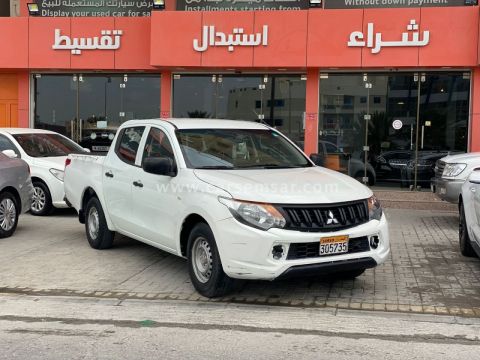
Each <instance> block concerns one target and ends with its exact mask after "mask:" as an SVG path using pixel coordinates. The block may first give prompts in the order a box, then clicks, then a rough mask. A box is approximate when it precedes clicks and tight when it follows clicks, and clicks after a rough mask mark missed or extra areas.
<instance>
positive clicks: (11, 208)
mask: <svg viewBox="0 0 480 360" xmlns="http://www.w3.org/2000/svg"><path fill="white" fill-rule="evenodd" d="M16 219H17V209H16V208H15V203H14V202H13V201H12V200H11V199H9V198H7V199H3V200H2V201H1V202H0V227H1V228H2V230H4V231H10V230H12V229H13V227H14V226H15V221H16Z"/></svg>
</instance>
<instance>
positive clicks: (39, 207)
mask: <svg viewBox="0 0 480 360" xmlns="http://www.w3.org/2000/svg"><path fill="white" fill-rule="evenodd" d="M52 210H53V205H52V195H50V190H49V189H48V186H47V185H45V184H44V183H43V182H41V181H34V182H33V199H32V205H31V207H30V212H31V214H32V215H36V216H44V215H48V214H50V213H51V212H52Z"/></svg>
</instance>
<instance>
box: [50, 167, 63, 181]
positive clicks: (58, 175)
mask: <svg viewBox="0 0 480 360" xmlns="http://www.w3.org/2000/svg"><path fill="white" fill-rule="evenodd" d="M50 173H51V174H52V175H53V176H55V177H56V178H57V179H58V180H60V181H63V177H64V175H65V173H64V172H63V171H62V170H58V169H50Z"/></svg>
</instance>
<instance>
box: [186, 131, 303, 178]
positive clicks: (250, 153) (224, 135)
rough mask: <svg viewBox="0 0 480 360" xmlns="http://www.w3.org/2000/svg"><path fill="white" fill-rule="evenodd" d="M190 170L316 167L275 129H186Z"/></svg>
mask: <svg viewBox="0 0 480 360" xmlns="http://www.w3.org/2000/svg"><path fill="white" fill-rule="evenodd" d="M177 138H178V141H179V143H180V146H181V149H182V153H183V156H184V157H185V161H186V163H187V166H188V167H189V168H195V169H254V168H264V169H265V168H268V169H270V168H272V169H274V168H283V169H285V168H297V167H309V166H312V165H311V163H310V162H309V161H308V159H307V158H306V157H305V156H304V155H303V154H302V153H301V152H300V151H298V150H297V149H296V148H295V147H294V146H293V145H292V144H291V143H290V142H289V141H288V140H286V139H285V138H284V137H283V136H282V135H280V134H279V133H277V132H276V131H273V130H269V129H266V130H262V129H184V130H178V131H177Z"/></svg>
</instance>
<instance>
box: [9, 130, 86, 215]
mask: <svg viewBox="0 0 480 360" xmlns="http://www.w3.org/2000/svg"><path fill="white" fill-rule="evenodd" d="M0 151H4V152H6V153H7V154H9V155H10V156H15V155H16V157H18V158H21V159H22V160H25V162H26V163H27V164H28V165H29V166H30V171H31V176H32V182H33V187H34V195H33V201H32V206H31V209H30V212H31V213H32V214H33V215H48V214H50V213H51V211H52V210H53V208H65V207H68V206H67V204H66V203H65V200H64V197H65V195H64V190H63V174H64V169H65V159H66V158H67V155H68V154H71V153H85V149H83V148H82V147H80V146H79V145H77V144H76V143H75V142H73V141H72V140H70V139H69V138H67V137H65V136H63V135H60V134H58V133H56V132H53V131H47V130H39V129H26V128H11V129H9V128H2V129H0Z"/></svg>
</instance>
